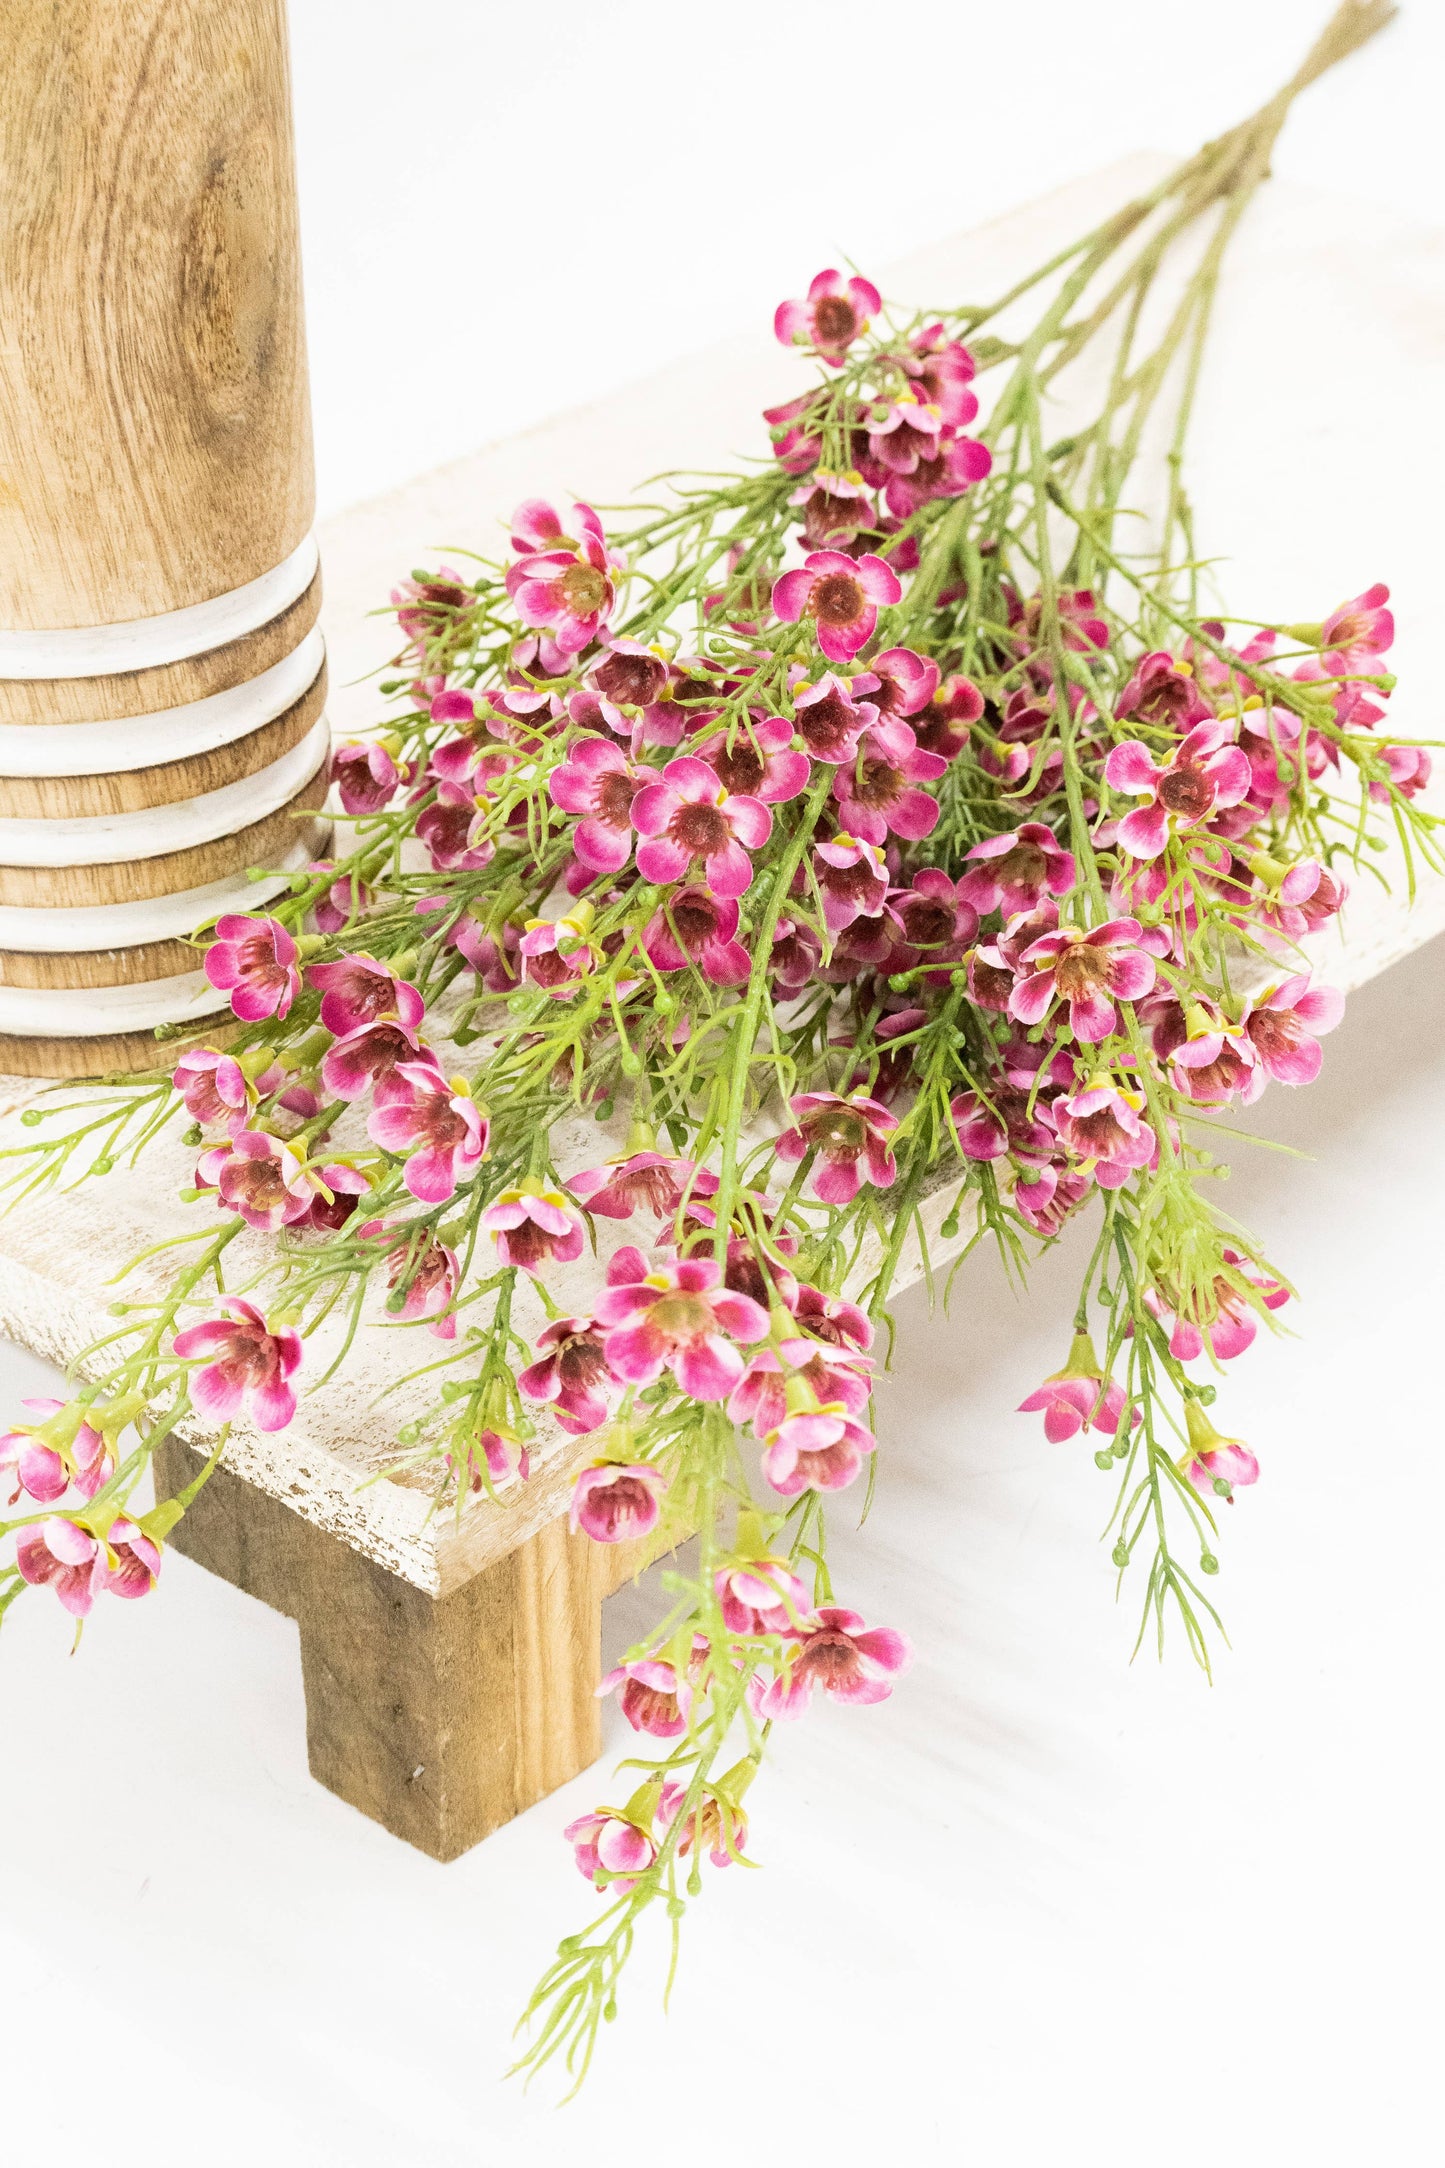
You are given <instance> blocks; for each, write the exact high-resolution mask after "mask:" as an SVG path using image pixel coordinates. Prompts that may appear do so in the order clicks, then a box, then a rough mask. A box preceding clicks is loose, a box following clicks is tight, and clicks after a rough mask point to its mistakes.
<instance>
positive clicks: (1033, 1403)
mask: <svg viewBox="0 0 1445 2168" xmlns="http://www.w3.org/2000/svg"><path fill="white" fill-rule="evenodd" d="M1019 1413H1020V1415H1042V1416H1043V1419H1044V1436H1045V1437H1046V1438H1047V1439H1048V1440H1049V1441H1050V1443H1051V1444H1053V1445H1062V1444H1063V1442H1064V1440H1065V1439H1066V1438H1073V1437H1076V1436H1077V1435H1078V1433H1079V1431H1081V1430H1102V1431H1103V1432H1104V1434H1105V1436H1106V1437H1112V1436H1113V1435H1114V1433H1115V1431H1117V1429H1118V1428H1119V1422H1120V1418H1121V1417H1122V1416H1123V1414H1124V1388H1123V1386H1122V1385H1116V1384H1115V1383H1114V1381H1113V1379H1112V1378H1111V1379H1110V1380H1109V1382H1108V1383H1107V1384H1106V1383H1105V1382H1104V1380H1103V1378H1102V1377H1087V1378H1083V1377H1061V1378H1049V1379H1048V1380H1047V1381H1046V1382H1045V1383H1044V1384H1043V1385H1041V1386H1039V1388H1038V1390H1037V1391H1036V1392H1032V1393H1030V1394H1029V1397H1028V1399H1027V1400H1021V1401H1020V1402H1019ZM1136 1420H1137V1417H1136Z"/></svg>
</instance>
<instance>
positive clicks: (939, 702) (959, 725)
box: [874, 655, 983, 760]
mask: <svg viewBox="0 0 1445 2168" xmlns="http://www.w3.org/2000/svg"><path fill="white" fill-rule="evenodd" d="M883 660H884V657H883V656H881V655H880V656H877V657H876V658H875V660H874V668H875V669H876V668H877V666H878V664H879V663H880V662H882V661H883ZM982 714H983V694H982V693H981V692H980V691H979V689H978V687H977V686H976V685H975V684H974V683H973V680H972V679H971V678H966V677H951V678H949V679H948V680H947V681H946V683H944V684H942V685H940V686H939V688H938V690H937V692H936V693H935V694H934V695H933V697H932V699H931V700H930V701H929V702H928V705H927V706H926V707H925V708H920V709H919V710H918V712H917V713H916V714H915V715H912V716H911V717H910V718H909V720H910V721H911V722H912V724H913V735H914V737H915V738H916V739H917V740H918V742H919V744H920V745H921V746H922V747H923V750H924V752H925V753H938V754H940V755H941V757H942V758H943V759H944V760H957V758H958V756H959V754H960V753H961V752H962V751H963V749H964V747H965V746H966V745H967V743H968V741H969V738H970V736H971V735H972V731H971V726H972V725H973V724H974V723H976V722H977V721H978V719H979V717H980V716H981V715H982Z"/></svg>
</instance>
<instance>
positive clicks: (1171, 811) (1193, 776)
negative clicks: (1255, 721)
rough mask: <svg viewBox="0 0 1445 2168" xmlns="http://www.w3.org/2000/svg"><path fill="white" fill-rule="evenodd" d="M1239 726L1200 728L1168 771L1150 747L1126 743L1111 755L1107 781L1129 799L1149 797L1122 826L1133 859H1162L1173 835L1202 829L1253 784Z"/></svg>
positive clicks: (1211, 723) (1222, 720)
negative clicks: (1236, 733) (1239, 741)
mask: <svg viewBox="0 0 1445 2168" xmlns="http://www.w3.org/2000/svg"><path fill="white" fill-rule="evenodd" d="M1234 727H1235V726H1234V723H1233V722H1232V720H1231V719H1230V718H1229V717H1227V716H1223V715H1215V716H1211V717H1210V718H1209V720H1208V721H1207V722H1203V723H1199V724H1197V725H1196V726H1195V728H1194V729H1193V730H1191V731H1190V732H1189V735H1188V736H1187V737H1186V738H1184V739H1182V740H1181V741H1180V743H1179V744H1178V745H1177V746H1176V747H1175V749H1174V751H1173V753H1172V754H1171V755H1170V757H1169V760H1168V762H1167V764H1166V765H1165V766H1163V767H1161V766H1160V764H1159V762H1158V761H1157V760H1155V758H1154V755H1153V754H1152V753H1151V752H1150V751H1149V748H1148V746H1147V745H1141V744H1140V743H1139V741H1138V739H1137V738H1126V739H1125V741H1124V743H1123V744H1122V745H1116V746H1114V747H1113V748H1112V750H1111V751H1110V754H1109V757H1108V759H1107V760H1106V761H1105V763H1104V780H1105V781H1106V782H1107V783H1108V785H1109V787H1110V789H1111V790H1117V791H1122V792H1123V793H1124V794H1125V795H1126V796H1127V797H1131V798H1146V799H1147V800H1148V803H1147V805H1141V806H1136V807H1135V809H1134V811H1133V812H1132V813H1126V814H1125V816H1124V818H1123V819H1122V820H1121V821H1120V823H1119V841H1120V843H1121V844H1122V845H1123V847H1124V849H1125V850H1126V851H1127V852H1128V853H1129V855H1130V857H1131V858H1157V857H1158V856H1159V853H1160V852H1161V851H1162V850H1163V848H1164V846H1165V844H1166V843H1167V842H1168V841H1169V838H1170V836H1171V835H1173V834H1176V833H1178V831H1179V830H1181V829H1189V828H1197V827H1199V826H1200V825H1201V823H1203V822H1204V821H1207V820H1210V819H1212V818H1213V816H1214V814H1215V813H1217V812H1219V811H1221V810H1222V809H1223V808H1225V807H1228V806H1236V805H1238V804H1239V803H1240V801H1241V800H1242V799H1243V798H1244V797H1245V796H1246V794H1247V793H1248V790H1249V785H1250V767H1249V761H1248V759H1247V758H1246V756H1245V755H1244V754H1243V753H1242V752H1241V751H1240V749H1239V747H1238V746H1237V745H1236V744H1235V743H1234V742H1233V740H1234Z"/></svg>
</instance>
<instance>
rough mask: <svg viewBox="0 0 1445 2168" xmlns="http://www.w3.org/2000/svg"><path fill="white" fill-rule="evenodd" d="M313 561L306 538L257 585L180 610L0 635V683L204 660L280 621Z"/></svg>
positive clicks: (312, 545)
mask: <svg viewBox="0 0 1445 2168" xmlns="http://www.w3.org/2000/svg"><path fill="white" fill-rule="evenodd" d="M317 561H318V560H317V546H316V537H315V535H314V534H309V535H307V537H306V539H305V541H304V542H299V543H298V544H297V546H296V548H295V549H294V550H293V551H292V552H291V554H290V556H289V557H287V558H285V559H283V561H282V562H281V563H280V564H279V565H275V566H273V567H272V569H271V571H269V572H263V573H262V574H261V575H260V577H259V578H258V579H254V580H248V581H247V582H246V584H245V586H244V587H233V588H232V589H231V591H230V593H229V594H225V595H213V596H212V597H211V599H210V601H209V602H193V603H191V604H190V605H189V606H188V607H187V608H186V609H184V610H167V611H164V612H163V613H162V614H161V615H160V616H158V617H134V618H130V619H128V620H126V621H125V622H123V623H120V624H115V625H72V626H65V627H56V628H54V629H53V630H51V631H48V632H43V631H42V632H29V631H26V632H16V631H5V630H0V678H95V677H112V676H114V675H115V674H116V672H118V671H121V670H154V669H158V668H160V667H161V666H162V665H164V664H165V663H170V662H184V661H186V659H187V658H188V657H189V656H191V655H205V654H209V652H210V650H211V649H212V648H213V647H224V646H225V645H226V644H227V642H228V641H231V640H239V639H241V638H242V637H243V636H244V635H245V634H246V633H248V632H255V631H256V629H257V627H258V626H261V625H267V624H269V623H270V622H271V619H272V618H273V617H279V616H280V614H281V612H282V611H283V610H285V609H288V608H289V607H290V605H291V604H292V603H293V602H294V601H295V600H296V597H297V596H298V595H302V594H304V593H305V592H306V589H307V588H308V587H309V586H310V585H311V582H312V580H313V579H314V578H315V576H316V566H317Z"/></svg>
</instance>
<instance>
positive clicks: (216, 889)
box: [0, 842, 311, 956]
mask: <svg viewBox="0 0 1445 2168" xmlns="http://www.w3.org/2000/svg"><path fill="white" fill-rule="evenodd" d="M310 855H311V854H310V846H309V845H308V844H306V843H304V842H302V843H296V844H293V845H292V847H291V849H290V850H288V851H287V852H285V854H284V855H283V856H281V857H279V858H278V859H277V861H276V871H275V872H274V873H270V874H268V875H267V876H266V878H265V880H264V881H248V880H247V879H246V876H245V875H244V873H233V874H229V875H228V876H227V878H226V879H225V880H224V881H207V882H206V883H205V885H204V886H203V887H201V888H182V889H178V890H177V891H176V892H175V894H174V895H170V896H145V897H142V898H141V899H140V901H139V902H136V903H87V904H81V905H79V906H76V907H72V908H70V909H60V908H58V907H54V906H52V905H49V904H44V905H36V904H21V903H7V904H0V949H21V950H25V951H27V952H28V953H30V954H31V955H43V956H79V955H83V954H85V953H86V952H87V951H91V950H95V949H113V948H138V947H140V945H141V944H142V943H143V942H146V941H184V940H185V939H186V938H187V936H188V935H190V934H192V933H194V932H195V930H196V928H197V927H198V926H204V925H206V924H208V923H209V922H210V920H212V919H216V918H220V917H222V916H223V915H224V914H225V913H226V912H227V911H259V910H261V909H262V908H263V907H264V906H265V905H266V904H268V903H269V902H271V900H272V898H273V897H276V896H279V895H280V894H281V892H282V890H283V889H284V888H285V887H286V885H287V875H288V874H291V873H295V872H297V871H298V870H299V869H300V868H301V867H302V866H304V865H306V864H307V863H308V861H309V859H310Z"/></svg>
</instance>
